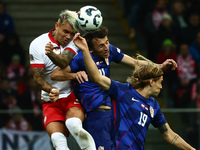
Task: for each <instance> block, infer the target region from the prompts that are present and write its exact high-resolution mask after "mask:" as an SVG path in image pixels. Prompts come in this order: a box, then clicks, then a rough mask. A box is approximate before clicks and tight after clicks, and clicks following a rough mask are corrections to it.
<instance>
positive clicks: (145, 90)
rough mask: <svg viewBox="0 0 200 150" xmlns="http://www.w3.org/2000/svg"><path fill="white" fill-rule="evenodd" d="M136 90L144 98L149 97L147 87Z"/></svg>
mask: <svg viewBox="0 0 200 150" xmlns="http://www.w3.org/2000/svg"><path fill="white" fill-rule="evenodd" d="M136 91H137V92H138V93H139V94H140V95H142V96H143V97H145V98H149V97H150V93H149V89H148V88H143V89H141V88H140V89H136Z"/></svg>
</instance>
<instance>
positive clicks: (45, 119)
mask: <svg viewBox="0 0 200 150" xmlns="http://www.w3.org/2000/svg"><path fill="white" fill-rule="evenodd" d="M46 121H47V116H45V117H44V124H45V123H46Z"/></svg>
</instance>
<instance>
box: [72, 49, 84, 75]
mask: <svg viewBox="0 0 200 150" xmlns="http://www.w3.org/2000/svg"><path fill="white" fill-rule="evenodd" d="M83 65H84V60H83V57H82V53H81V51H79V53H78V54H77V55H76V56H74V59H72V61H71V63H70V64H69V66H70V68H71V72H77V71H79V70H80V69H81V68H82V67H83Z"/></svg>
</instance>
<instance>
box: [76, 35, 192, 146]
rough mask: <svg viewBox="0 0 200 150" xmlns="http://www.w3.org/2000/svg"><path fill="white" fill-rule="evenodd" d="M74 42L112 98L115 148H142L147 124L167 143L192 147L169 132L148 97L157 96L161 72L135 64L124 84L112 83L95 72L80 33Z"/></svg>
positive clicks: (98, 82)
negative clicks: (156, 129) (159, 133)
mask: <svg viewBox="0 0 200 150" xmlns="http://www.w3.org/2000/svg"><path fill="white" fill-rule="evenodd" d="M74 43H75V44H76V46H78V47H79V48H80V49H81V51H82V54H83V57H84V63H85V67H86V69H87V72H88V74H89V77H90V79H91V80H92V81H93V82H95V83H97V84H98V85H99V86H100V87H101V88H102V89H103V90H104V91H106V92H107V93H108V94H109V95H110V97H111V98H112V99H113V109H112V110H113V116H114V131H115V132H114V136H115V137H116V139H115V141H116V143H115V144H116V145H115V149H116V150H143V149H144V141H145V137H146V133H147V130H148V127H149V125H150V123H151V124H152V125H153V126H154V127H156V128H158V129H159V131H160V132H161V134H162V136H163V138H164V139H165V140H166V141H167V142H169V143H170V144H172V145H174V146H176V147H178V148H180V149H184V150H194V148H193V147H191V146H190V145H189V144H188V143H186V142H185V141H184V140H183V139H182V138H181V137H180V136H179V135H178V134H176V133H175V132H174V131H172V129H171V128H170V127H169V124H168V123H167V121H166V119H165V117H164V115H163V114H162V112H161V110H160V106H159V103H158V102H157V101H156V99H155V98H153V97H152V96H158V94H159V93H160V91H161V89H162V81H163V71H162V70H161V69H160V68H159V67H157V66H156V65H155V64H152V63H149V64H147V65H138V66H137V67H136V68H135V70H134V72H133V74H132V76H131V77H129V78H128V79H127V81H128V83H120V82H116V81H114V80H111V79H109V78H108V77H106V76H103V75H101V74H100V73H99V70H98V68H97V66H96V64H95V62H94V61H93V59H92V57H91V55H90V53H89V48H88V46H87V42H86V40H85V39H84V38H82V37H81V36H80V34H76V35H75V37H74ZM102 138H103V137H102Z"/></svg>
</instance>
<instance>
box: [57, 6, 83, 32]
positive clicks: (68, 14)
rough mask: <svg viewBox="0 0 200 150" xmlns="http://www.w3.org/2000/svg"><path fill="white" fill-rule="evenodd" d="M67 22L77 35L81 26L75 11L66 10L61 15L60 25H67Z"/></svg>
mask: <svg viewBox="0 0 200 150" xmlns="http://www.w3.org/2000/svg"><path fill="white" fill-rule="evenodd" d="M66 22H68V23H69V24H70V25H71V26H72V28H73V29H74V32H75V33H77V32H79V26H78V22H77V13H76V12H75V11H71V10H67V9H66V10H63V11H62V12H61V13H60V15H59V19H58V23H59V24H65V23H66Z"/></svg>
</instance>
